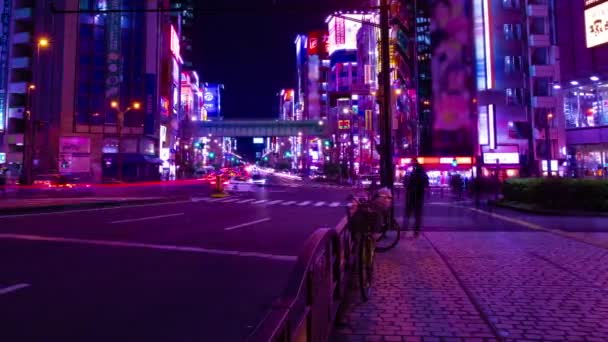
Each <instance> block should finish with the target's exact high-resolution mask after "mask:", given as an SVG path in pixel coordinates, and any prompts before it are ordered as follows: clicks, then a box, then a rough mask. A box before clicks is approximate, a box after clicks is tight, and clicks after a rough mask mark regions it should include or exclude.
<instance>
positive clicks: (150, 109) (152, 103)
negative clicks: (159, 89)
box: [144, 74, 157, 135]
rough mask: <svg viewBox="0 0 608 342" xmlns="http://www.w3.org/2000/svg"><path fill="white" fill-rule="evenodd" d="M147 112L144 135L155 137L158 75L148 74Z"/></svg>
mask: <svg viewBox="0 0 608 342" xmlns="http://www.w3.org/2000/svg"><path fill="white" fill-rule="evenodd" d="M145 105H146V107H145V108H146V112H145V117H144V133H145V134H149V135H153V134H154V133H156V132H155V128H156V126H155V122H156V105H157V102H156V74H146V104H145Z"/></svg>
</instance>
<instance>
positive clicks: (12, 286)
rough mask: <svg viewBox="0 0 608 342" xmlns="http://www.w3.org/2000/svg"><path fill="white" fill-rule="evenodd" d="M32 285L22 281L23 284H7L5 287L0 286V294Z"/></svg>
mask: <svg viewBox="0 0 608 342" xmlns="http://www.w3.org/2000/svg"><path fill="white" fill-rule="evenodd" d="M30 286H31V285H30V284H26V283H22V284H15V285H11V286H7V287H4V288H0V296H2V295H5V294H9V293H11V292H15V291H19V290H21V289H24V288H26V287H30Z"/></svg>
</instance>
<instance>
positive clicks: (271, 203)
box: [268, 200, 283, 205]
mask: <svg viewBox="0 0 608 342" xmlns="http://www.w3.org/2000/svg"><path fill="white" fill-rule="evenodd" d="M281 202H283V200H276V201H270V202H268V205H273V204H279V203H281Z"/></svg>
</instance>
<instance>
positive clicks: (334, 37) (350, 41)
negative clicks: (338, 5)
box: [328, 14, 373, 55]
mask: <svg viewBox="0 0 608 342" xmlns="http://www.w3.org/2000/svg"><path fill="white" fill-rule="evenodd" d="M346 18H350V19H353V20H348V19H346ZM368 21H369V22H372V21H373V20H372V16H371V15H370V14H342V15H341V16H340V17H335V16H332V17H331V18H330V20H329V21H328V33H329V39H328V41H329V44H328V54H329V55H332V54H333V53H334V52H335V51H338V50H356V49H357V33H358V32H359V29H360V28H361V26H362V25H363V24H361V22H368Z"/></svg>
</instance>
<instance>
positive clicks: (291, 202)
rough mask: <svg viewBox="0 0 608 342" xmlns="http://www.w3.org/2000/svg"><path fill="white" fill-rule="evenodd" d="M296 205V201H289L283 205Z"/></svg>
mask: <svg viewBox="0 0 608 342" xmlns="http://www.w3.org/2000/svg"><path fill="white" fill-rule="evenodd" d="M294 203H296V201H287V202H285V203H283V204H281V205H292V204H294Z"/></svg>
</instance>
